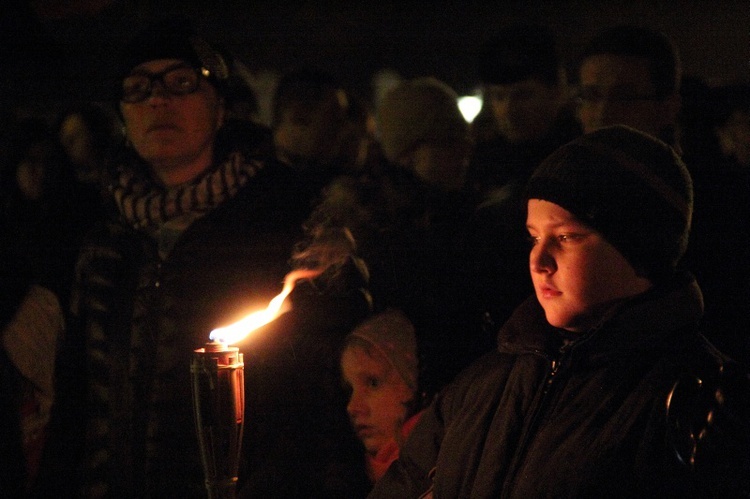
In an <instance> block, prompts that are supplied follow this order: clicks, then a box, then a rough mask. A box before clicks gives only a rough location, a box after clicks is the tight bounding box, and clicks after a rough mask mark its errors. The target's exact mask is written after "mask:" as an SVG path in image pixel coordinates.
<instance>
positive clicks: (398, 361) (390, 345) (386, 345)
mask: <svg viewBox="0 0 750 499" xmlns="http://www.w3.org/2000/svg"><path fill="white" fill-rule="evenodd" d="M354 339H357V340H360V341H363V342H365V343H367V344H368V345H370V346H372V347H373V348H374V349H375V350H376V351H377V352H379V353H380V354H381V355H383V357H384V358H385V359H387V360H388V362H389V363H390V364H391V365H392V366H393V367H394V368H395V369H396V371H397V372H398V373H399V375H401V378H402V379H403V380H404V382H405V383H406V385H407V386H408V387H409V388H410V389H411V390H414V391H416V390H417V376H418V374H419V373H418V360H417V337H416V334H415V332H414V325H413V324H412V323H411V321H410V320H409V319H408V318H407V317H406V315H404V313H403V312H401V311H399V310H396V309H388V310H386V311H384V312H380V313H378V314H376V315H373V316H372V317H370V318H368V319H366V320H365V321H364V322H362V323H361V324H360V325H359V326H357V327H356V328H355V329H354V331H352V332H351V333H350V334H349V336H348V337H347V341H346V344H347V345H349V344H351V342H352V340H354Z"/></svg>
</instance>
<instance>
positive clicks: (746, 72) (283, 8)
mask: <svg viewBox="0 0 750 499" xmlns="http://www.w3.org/2000/svg"><path fill="white" fill-rule="evenodd" d="M12 2H13V0H11V3H7V0H6V2H4V5H3V7H1V8H0V9H2V17H0V63H1V64H2V66H0V67H2V76H0V81H1V82H2V87H1V88H0V91H1V92H2V93H1V94H0V96H1V97H3V98H8V99H12V100H19V99H21V100H22V99H27V98H28V99H36V100H45V99H52V100H59V99H63V100H67V99H77V98H91V99H99V98H103V97H104V95H105V89H106V84H105V82H106V76H107V75H108V71H109V69H110V66H109V64H110V61H111V60H112V59H113V57H114V55H115V54H116V53H117V47H118V46H119V45H120V44H121V43H122V42H123V41H124V40H125V39H127V38H129V37H130V36H131V35H132V34H133V33H134V32H135V31H136V30H137V29H139V28H140V27H143V26H145V25H146V24H148V23H149V22H151V21H152V20H154V19H156V18H158V17H159V16H161V15H163V14H164V13H169V12H175V13H179V14H180V15H183V16H187V17H190V18H193V19H195V20H196V22H197V24H198V26H199V29H200V30H201V31H202V32H203V33H204V34H205V35H207V37H209V38H210V39H212V40H215V41H217V42H219V43H221V44H222V45H223V46H225V47H226V48H227V49H229V50H230V51H231V52H233V53H234V54H235V55H237V56H238V58H239V59H240V60H241V61H242V62H243V64H245V65H246V67H247V68H249V69H250V70H251V71H254V72H262V71H272V72H276V73H278V72H281V71H285V70H288V69H290V68H292V67H297V66H301V65H312V66H317V67H319V68H321V69H325V70H326V71H328V72H330V73H331V74H333V75H334V76H335V77H337V78H339V79H340V80H341V81H342V83H343V84H344V85H346V86H348V87H349V88H351V89H354V90H356V91H358V92H360V93H363V94H367V92H369V91H370V82H371V79H372V75H373V74H374V73H375V72H376V71H378V70H379V69H382V68H393V69H395V70H396V71H397V72H398V73H399V74H400V75H402V76H404V77H413V76H421V75H428V74H430V75H434V76H437V77H438V78H441V79H443V80H444V81H446V82H447V83H449V84H450V85H452V86H453V87H454V88H456V90H458V91H459V92H461V93H467V92H470V91H472V89H473V88H474V87H475V86H476V77H475V73H474V64H475V61H474V51H475V50H476V48H477V46H478V45H479V44H480V43H481V42H482V41H483V40H484V39H486V38H487V37H488V36H490V35H491V33H492V31H493V29H494V28H495V27H497V26H502V25H504V24H507V23H510V22H512V21H516V20H527V21H534V22H541V23H546V24H548V25H550V26H551V27H552V28H553V29H554V30H555V32H556V34H557V37H558V44H559V50H560V52H561V54H562V56H563V57H564V58H565V59H566V60H569V61H572V60H573V59H574V58H575V55H576V52H577V51H578V50H580V48H581V47H582V45H583V43H584V42H585V41H586V40H587V39H588V38H589V37H590V36H592V35H593V34H594V33H595V32H596V31H598V30H599V29H600V28H603V27H607V26H610V25H613V24H616V23H619V22H635V23H639V24H644V25H647V26H650V27H653V28H657V29H660V30H662V31H664V32H666V33H667V34H668V35H670V36H671V37H672V38H673V39H674V40H675V42H676V43H677V45H678V46H679V48H680V51H681V53H682V58H683V65H684V69H685V73H686V74H689V75H694V76H698V77H700V78H703V79H705V80H706V81H707V82H708V83H711V84H721V83H736V82H742V83H746V82H750V2H747V1H746V0H732V1H730V0H726V1H721V0H718V1H700V0H696V1H632V2H623V1H609V0H605V1H593V0H588V1H584V0H579V1H537V2H533V1H524V2H478V1H466V2H438V1H410V0H403V1H400V2H386V1H379V2H356V1H349V2H344V1H326V0H317V1H308V2H279V1H266V0H263V1H257V0H256V1H251V0H213V1H209V0H130V1H118V0H35V1H31V2H25V1H17V2H16V3H15V4H14V3H12ZM490 3H494V4H496V5H489V4H490Z"/></svg>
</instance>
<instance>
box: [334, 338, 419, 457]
mask: <svg viewBox="0 0 750 499" xmlns="http://www.w3.org/2000/svg"><path fill="white" fill-rule="evenodd" d="M341 371H342V374H343V378H344V383H345V385H347V386H348V387H349V388H350V389H351V395H350V397H349V404H348V405H347V407H346V409H347V412H348V413H349V418H350V419H351V422H352V426H354V430H355V431H356V432H357V437H358V438H359V439H360V440H361V441H362V443H363V444H364V446H365V449H367V452H368V453H370V454H373V455H374V454H376V453H377V452H378V451H379V450H380V449H381V448H382V447H383V445H385V444H387V443H389V442H398V441H399V435H400V433H401V427H402V426H403V424H404V421H405V420H406V417H407V406H406V404H407V403H408V402H409V401H410V400H411V399H412V397H413V396H414V394H413V393H412V391H411V390H410V389H409V387H408V385H407V384H406V382H404V380H403V379H401V376H400V375H399V374H398V371H396V369H395V368H393V366H391V364H390V363H389V362H388V361H387V360H386V359H385V358H383V357H382V356H380V355H377V354H375V356H371V355H370V354H368V353H367V352H366V351H365V350H364V349H363V348H361V347H358V346H349V347H348V348H346V350H344V353H343V355H342V357H341Z"/></svg>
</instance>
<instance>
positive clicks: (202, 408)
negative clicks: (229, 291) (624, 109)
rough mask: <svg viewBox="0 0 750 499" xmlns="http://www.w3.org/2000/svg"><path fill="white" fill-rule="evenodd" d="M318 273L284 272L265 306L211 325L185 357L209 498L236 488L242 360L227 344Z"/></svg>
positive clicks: (268, 317)
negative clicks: (200, 345) (281, 282)
mask: <svg viewBox="0 0 750 499" xmlns="http://www.w3.org/2000/svg"><path fill="white" fill-rule="evenodd" d="M320 273H321V271H320V270H309V269H300V270H295V271H293V272H290V273H289V274H287V276H286V277H285V278H284V288H283V289H282V291H281V293H279V294H278V295H277V296H276V297H274V298H273V300H271V302H270V303H269V304H268V307H267V308H266V309H265V310H261V311H259V312H255V313H252V314H250V315H248V316H247V317H245V318H244V319H242V320H240V321H238V322H236V323H234V324H232V325H230V326H227V327H223V328H219V329H214V330H213V331H211V334H210V335H209V340H211V341H209V342H208V343H206V344H205V346H204V347H203V348H198V349H197V350H195V351H194V354H193V358H192V361H191V363H190V377H191V380H192V385H193V413H194V417H195V426H196V432H197V435H198V443H199V446H200V453H201V461H202V463H203V473H204V476H205V479H206V489H207V490H208V497H209V499H232V498H234V497H235V496H236V493H237V479H238V474H239V462H240V451H241V444H242V429H243V424H244V420H245V376H244V371H245V364H244V360H243V356H242V353H240V352H239V349H238V348H237V347H230V346H227V345H228V344H230V343H236V342H238V341H241V340H242V339H244V337H245V336H247V335H248V334H249V333H250V332H252V331H253V330H255V329H258V328H259V327H261V326H264V325H266V324H268V323H269V322H271V321H273V320H274V319H276V318H277V317H278V316H279V315H281V313H282V304H283V303H284V300H285V299H286V297H287V296H288V295H289V293H291V292H292V290H293V289H294V285H295V283H296V282H297V280H299V279H302V278H313V277H316V276H317V275H319V274H320Z"/></svg>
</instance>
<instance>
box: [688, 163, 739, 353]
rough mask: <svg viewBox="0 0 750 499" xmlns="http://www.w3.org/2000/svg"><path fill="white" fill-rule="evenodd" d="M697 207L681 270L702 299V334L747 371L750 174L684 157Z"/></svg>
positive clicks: (733, 165)
mask: <svg viewBox="0 0 750 499" xmlns="http://www.w3.org/2000/svg"><path fill="white" fill-rule="evenodd" d="M684 159H685V163H686V164H687V166H688V168H690V169H691V176H692V178H693V187H694V190H695V207H694V210H693V221H692V227H691V229H690V240H689V241H688V248H687V252H686V253H685V256H684V257H683V261H682V264H683V266H684V267H685V268H686V269H687V270H689V271H690V272H692V273H693V274H695V277H696V279H697V280H698V283H699V284H700V287H701V290H702V291H703V296H704V300H705V309H706V310H705V315H704V317H703V326H702V329H703V332H704V334H705V335H706V337H707V338H708V339H709V340H711V342H712V343H714V344H715V345H716V346H717V348H719V349H720V350H721V351H723V352H724V353H726V354H728V355H729V356H730V357H732V358H733V359H735V360H737V361H740V362H742V363H744V364H745V366H748V367H750V307H748V305H747V304H748V303H750V263H749V262H750V172H748V171H747V170H745V169H744V168H742V167H740V166H739V165H737V164H733V162H732V161H730V160H727V159H725V158H722V157H720V155H718V154H716V155H713V156H702V157H701V156H697V155H691V156H686V157H685V158H684Z"/></svg>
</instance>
